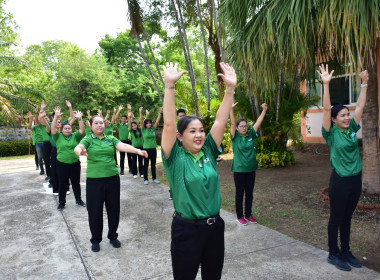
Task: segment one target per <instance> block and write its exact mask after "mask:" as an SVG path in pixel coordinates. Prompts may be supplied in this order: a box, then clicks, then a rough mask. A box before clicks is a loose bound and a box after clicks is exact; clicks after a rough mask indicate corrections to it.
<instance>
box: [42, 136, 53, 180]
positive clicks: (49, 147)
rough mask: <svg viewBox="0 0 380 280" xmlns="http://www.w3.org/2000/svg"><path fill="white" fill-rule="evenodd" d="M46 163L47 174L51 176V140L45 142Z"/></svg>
mask: <svg viewBox="0 0 380 280" xmlns="http://www.w3.org/2000/svg"><path fill="white" fill-rule="evenodd" d="M43 151H44V155H43V157H44V163H45V170H46V176H49V177H50V151H51V144H50V142H49V141H45V142H44V147H43Z"/></svg>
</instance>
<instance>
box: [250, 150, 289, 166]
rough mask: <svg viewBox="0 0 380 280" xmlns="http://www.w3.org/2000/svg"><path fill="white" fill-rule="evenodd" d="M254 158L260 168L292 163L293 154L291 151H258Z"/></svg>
mask: <svg viewBox="0 0 380 280" xmlns="http://www.w3.org/2000/svg"><path fill="white" fill-rule="evenodd" d="M256 160H257V163H258V165H259V167H260V168H268V167H278V166H290V165H292V164H293V163H294V155H293V152H291V151H285V152H282V153H280V152H270V153H258V154H256Z"/></svg>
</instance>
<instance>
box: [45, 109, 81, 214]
mask: <svg viewBox="0 0 380 280" xmlns="http://www.w3.org/2000/svg"><path fill="white" fill-rule="evenodd" d="M60 116H61V108H59V107H57V108H56V109H55V114H54V119H53V122H52V124H51V134H52V137H53V139H54V142H55V143H56V146H57V171H58V178H59V180H58V181H59V205H58V208H57V210H58V211H62V210H63V209H64V208H65V205H66V191H67V189H68V187H69V180H70V182H71V186H72V188H73V192H74V196H75V201H76V204H77V205H79V206H83V207H85V206H86V204H85V203H84V202H83V201H82V197H81V187H80V171H81V166H80V160H79V156H77V155H76V154H75V152H74V148H75V147H76V146H77V145H78V144H79V142H80V140H82V138H83V137H84V135H85V130H84V123H83V121H82V113H81V112H79V111H78V112H76V113H75V114H74V119H76V120H78V123H79V131H76V132H73V130H72V127H71V125H70V124H69V123H64V124H62V128H61V131H62V132H61V133H60V132H59V131H58V129H57V121H58V118H59V117H60Z"/></svg>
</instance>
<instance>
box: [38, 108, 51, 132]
mask: <svg viewBox="0 0 380 280" xmlns="http://www.w3.org/2000/svg"><path fill="white" fill-rule="evenodd" d="M45 116H46V113H45V111H40V113H39V115H38V121H39V122H40V123H41V124H42V125H43V126H45V129H46V132H47V133H50V125H49V123H48V122H47V120H46V119H45Z"/></svg>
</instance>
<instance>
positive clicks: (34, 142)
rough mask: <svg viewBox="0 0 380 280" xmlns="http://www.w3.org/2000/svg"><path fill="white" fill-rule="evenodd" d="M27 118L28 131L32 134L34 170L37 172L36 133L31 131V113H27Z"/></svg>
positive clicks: (32, 120)
mask: <svg viewBox="0 0 380 280" xmlns="http://www.w3.org/2000/svg"><path fill="white" fill-rule="evenodd" d="M28 118H29V125H28V129H29V130H30V131H31V132H32V149H33V152H34V162H35V164H36V170H39V169H40V168H39V167H38V155H37V149H36V132H35V130H32V126H33V122H34V117H33V114H32V112H30V111H29V112H28Z"/></svg>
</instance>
